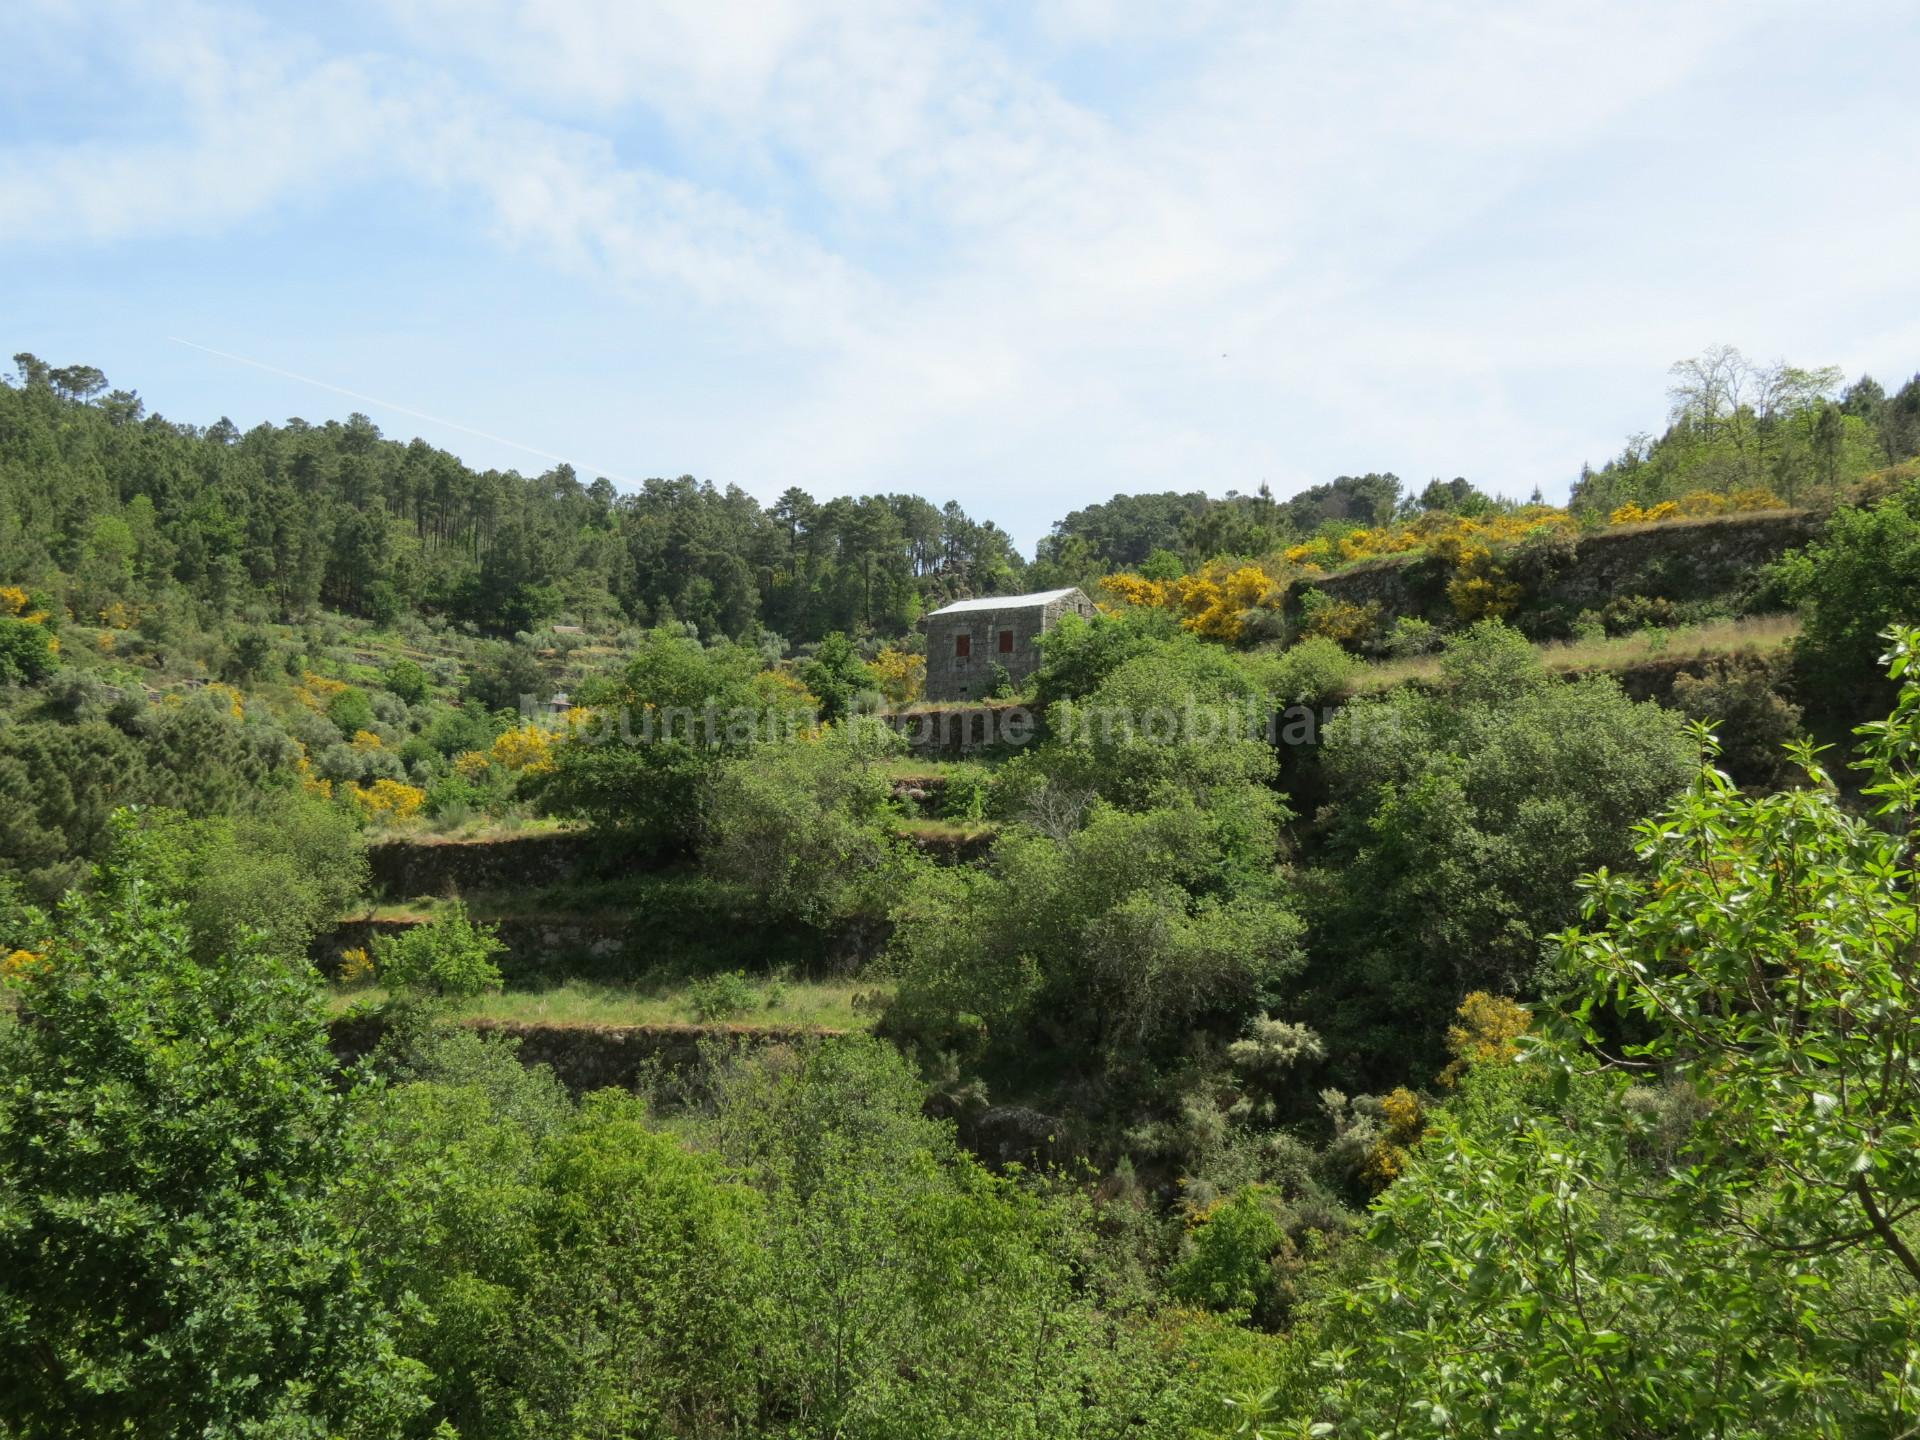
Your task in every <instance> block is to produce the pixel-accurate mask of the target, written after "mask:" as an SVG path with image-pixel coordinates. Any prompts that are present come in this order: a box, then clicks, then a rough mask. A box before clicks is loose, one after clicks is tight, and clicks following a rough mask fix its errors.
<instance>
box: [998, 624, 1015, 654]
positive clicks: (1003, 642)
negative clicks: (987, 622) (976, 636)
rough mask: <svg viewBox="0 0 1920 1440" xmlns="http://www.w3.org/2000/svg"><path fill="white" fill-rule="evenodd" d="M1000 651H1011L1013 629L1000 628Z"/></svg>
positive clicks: (1006, 652)
mask: <svg viewBox="0 0 1920 1440" xmlns="http://www.w3.org/2000/svg"><path fill="white" fill-rule="evenodd" d="M1000 653H1001V654H1002V655H1011V654H1012V653H1013V631H1011V630H1002V631H1001V632H1000Z"/></svg>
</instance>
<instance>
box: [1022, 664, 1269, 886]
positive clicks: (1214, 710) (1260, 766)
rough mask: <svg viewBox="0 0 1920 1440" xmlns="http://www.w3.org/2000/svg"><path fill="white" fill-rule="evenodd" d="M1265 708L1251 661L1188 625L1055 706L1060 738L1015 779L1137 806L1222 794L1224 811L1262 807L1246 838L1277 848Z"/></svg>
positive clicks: (1028, 760)
mask: <svg viewBox="0 0 1920 1440" xmlns="http://www.w3.org/2000/svg"><path fill="white" fill-rule="evenodd" d="M1266 718H1267V712H1266V708H1265V705H1264V704H1263V703H1262V701H1261V698H1260V695H1259V692H1258V689H1257V687H1256V685H1255V682H1254V680H1253V678H1252V677H1250V676H1249V675H1248V674H1247V672H1246V670H1245V669H1244V668H1242V666H1241V665H1240V664H1239V663H1238V662H1237V661H1236V660H1235V659H1234V658H1233V657H1232V656H1230V655H1228V654H1226V653H1225V652H1224V651H1223V650H1221V649H1220V647H1219V646H1217V645H1207V644H1204V643H1202V642H1201V641H1199V640H1197V639H1195V638H1194V637H1192V636H1186V635H1183V636H1181V637H1180V638H1179V639H1178V640H1176V641H1171V642H1168V643H1166V644H1163V645H1160V646H1158V647H1157V648H1155V649H1153V650H1151V651H1149V652H1146V653H1142V654H1139V655H1136V656H1134V657H1133V658H1132V659H1129V660H1127V661H1125V662H1123V663H1122V664H1120V665H1119V666H1117V667H1116V668H1114V669H1113V670H1112V671H1111V672H1110V673H1108V674H1107V675H1106V677H1105V678H1104V679H1103V680H1102V681H1101V682H1100V684H1099V686H1098V687H1097V688H1096V689H1095V690H1094V691H1093V693H1092V694H1091V695H1089V696H1088V697H1087V698H1086V699H1085V700H1084V701H1081V702H1078V703H1074V702H1063V703H1062V704H1059V705H1056V706H1054V707H1053V709H1051V710H1049V711H1048V712H1047V729H1048V733H1049V735H1050V736H1051V737H1052V738H1051V739H1050V740H1049V741H1048V743H1047V744H1045V745H1043V746H1040V747H1037V748H1036V749H1035V750H1033V751H1031V752H1029V754H1028V755H1026V756H1023V757H1021V760H1020V761H1019V762H1018V764H1017V766H1016V767H1015V768H1013V769H1012V770H1011V772H1010V780H1009V787H1010V789H1013V788H1014V787H1019V786H1031V785H1032V784H1033V783H1034V782H1035V781H1036V780H1044V782H1045V784H1046V785H1048V786H1049V787H1051V788H1053V789H1055V790H1068V791H1078V792H1081V793H1084V794H1087V795H1097V796H1099V797H1101V798H1103V799H1106V800H1108V801H1110V802H1112V803H1114V804H1117V805H1122V806H1126V807H1128V808H1134V809H1138V808H1143V807H1147V806H1151V805H1154V804H1157V803H1160V801H1161V800H1162V799H1164V798H1165V797H1167V796H1169V795H1173V794H1176V793H1178V794H1184V795H1186V796H1190V797H1192V798H1194V799H1197V800H1200V801H1202V802H1204V803H1208V804H1213V803H1216V802H1217V803H1218V804H1219V806H1220V813H1221V815H1222V818H1223V820H1224V819H1225V818H1226V817H1227V815H1228V814H1229V812H1231V811H1233V810H1234V809H1235V808H1236V807H1244V808H1245V809H1247V810H1248V811H1249V812H1250V813H1251V812H1259V813H1254V814H1253V818H1252V819H1250V820H1249V821H1248V826H1249V827H1250V828H1249V829H1248V833H1247V835H1246V836H1245V839H1246V842H1247V844H1248V845H1249V846H1250V847H1251V848H1252V851H1253V852H1261V851H1263V852H1264V854H1265V856H1267V857H1271V855H1272V845H1271V833H1270V832H1271V829H1272V825H1273V822H1274V820H1275V818H1276V816H1277V811H1276V810H1271V809H1267V808H1266V807H1265V804H1264V801H1265V799H1266V798H1268V797H1265V796H1264V794H1263V792H1260V791H1259V790H1258V788H1257V787H1258V786H1259V785H1260V784H1261V782H1263V781H1265V780H1268V779H1270V778H1271V777H1272V775H1273V774H1274V758H1273V751H1272V749H1271V747H1269V746H1268V745H1267V743H1266V741H1265V740H1264V739H1263V738H1260V737H1261V733H1262V731H1263V729H1264V725H1265V722H1266ZM1015 793H1017V791H1016V792H1015ZM1260 831H1265V832H1268V838H1267V841H1266V843H1264V844H1262V842H1261V841H1260V839H1259V838H1258V832H1260Z"/></svg>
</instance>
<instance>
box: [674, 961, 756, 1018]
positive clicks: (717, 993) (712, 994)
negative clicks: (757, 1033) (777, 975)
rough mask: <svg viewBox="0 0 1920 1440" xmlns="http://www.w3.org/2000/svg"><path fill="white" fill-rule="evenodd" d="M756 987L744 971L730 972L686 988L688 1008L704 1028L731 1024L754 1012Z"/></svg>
mask: <svg viewBox="0 0 1920 1440" xmlns="http://www.w3.org/2000/svg"><path fill="white" fill-rule="evenodd" d="M753 1002H754V994H753V986H752V985H751V984H750V983H748V981H747V976H746V972H745V971H744V970H728V971H723V972H722V973H721V974H718V975H709V976H707V977H705V978H704V979H701V980H695V981H694V982H693V983H692V984H691V985H689V986H688V987H687V1008H688V1009H690V1010H691V1011H692V1012H693V1018H694V1019H696V1020H698V1021H700V1022H701V1023H702V1024H711V1023H713V1022H714V1021H716V1020H731V1019H733V1018H734V1017H735V1016H736V1015H743V1014H745V1013H746V1012H747V1011H749V1010H751V1009H753V1008H754V1005H753Z"/></svg>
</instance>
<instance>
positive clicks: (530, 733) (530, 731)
mask: <svg viewBox="0 0 1920 1440" xmlns="http://www.w3.org/2000/svg"><path fill="white" fill-rule="evenodd" d="M552 749H553V735H552V733H551V732H550V731H547V730H543V729H541V728H540V727H539V726H538V725H522V726H520V727H519V728H518V729H515V730H503V731H501V732H500V734H498V735H496V736H495V737H494V740H493V749H492V751H491V752H490V753H491V755H492V758H493V761H494V763H495V764H497V765H499V766H501V767H502V768H503V769H507V770H512V771H515V772H519V771H525V772H526V773H527V774H529V775H539V774H542V773H543V772H545V771H548V770H551V769H553V757H552V755H551V753H550V752H551V751H552Z"/></svg>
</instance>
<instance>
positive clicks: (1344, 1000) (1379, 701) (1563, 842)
mask: <svg viewBox="0 0 1920 1440" xmlns="http://www.w3.org/2000/svg"><path fill="white" fill-rule="evenodd" d="M1441 663H1442V667H1443V670H1444V673H1445V676H1446V681H1447V683H1446V685H1445V686H1444V687H1443V688H1442V689H1440V690H1438V691H1430V690H1427V689H1424V688H1415V687H1402V688H1400V689H1398V690H1395V691H1393V692H1391V693H1389V694H1387V695H1384V696H1380V697H1377V698H1365V699H1360V700H1356V701H1354V702H1352V703H1350V704H1349V705H1348V706H1347V707H1346V708H1345V709H1343V710H1342V711H1341V713H1340V714H1339V716H1337V717H1336V718H1335V720H1334V721H1333V723H1332V724H1331V725H1330V726H1328V728H1327V731H1326V743H1325V746H1324V749H1323V754H1322V764H1323V768H1324V773H1325V775H1326V778H1327V784H1328V787H1329V791H1330V796H1331V800H1332V807H1331V812H1330V826H1329V829H1328V833H1327V836H1326V850H1325V851H1324V853H1323V855H1322V857H1321V858H1319V859H1318V860H1317V861H1316V864H1315V867H1314V870H1313V874H1312V876H1311V881H1312V883H1311V887H1310V889H1311V894H1312V896H1313V904H1312V906H1311V915H1312V921H1313V943H1312V946H1311V949H1312V953H1313V957H1314V966H1313V972H1312V976H1311V979H1310V996H1311V998H1310V999H1309V1001H1308V1002H1307V1003H1308V1006H1309V1010H1308V1013H1310V1014H1311V1015H1312V1017H1313V1021H1314V1025H1315V1028H1316V1029H1318V1030H1320V1031H1321V1032H1322V1033H1323V1034H1325V1035H1326V1036H1327V1038H1328V1042H1329V1048H1330V1050H1331V1051H1332V1053H1333V1056H1334V1061H1335V1063H1336V1065H1339V1066H1341V1067H1345V1068H1344V1073H1345V1074H1346V1077H1347V1079H1348V1080H1349V1081H1350V1082H1357V1083H1356V1088H1367V1084H1368V1083H1369V1082H1370V1081H1371V1079H1372V1078H1373V1077H1375V1076H1377V1075H1380V1073H1381V1069H1384V1070H1385V1074H1386V1076H1390V1077H1391V1080H1392V1081H1397V1080H1398V1079H1400V1078H1402V1077H1403V1076H1404V1075H1405V1074H1406V1071H1405V1069H1404V1067H1405V1066H1406V1065H1407V1064H1408V1063H1409V1061H1411V1062H1412V1063H1413V1064H1414V1065H1415V1066H1417V1067H1418V1069H1419V1072H1420V1073H1424V1074H1431V1073H1432V1072H1433V1071H1434V1070H1435V1069H1437V1068H1438V1067H1439V1064H1440V1063H1441V1059H1442V1057H1441V1055H1440V1053H1439V1049H1438V1042H1439V1038H1440V1034H1441V1031H1442V1030H1443V1029H1444V1027H1445V1024H1446V1017H1447V1015H1448V1014H1449V1013H1450V1012H1451V1011H1452V1009H1453V1008H1454V1006H1455V1005H1457V1004H1458V1003H1459V1001H1460V999H1461V997H1462V996H1464V995H1465V994H1467V993H1468V992H1469V991H1474V990H1487V991H1491V992H1494V993H1512V992H1514V991H1515V990H1518V989H1521V988H1523V987H1525V986H1526V985H1527V984H1528V983H1529V981H1530V980H1531V978H1532V975H1533V972H1534V970H1535V968H1536V966H1537V964H1538V961H1539V957H1540V953H1541V945H1542V942H1543V941H1544V940H1545V938H1546V937H1547V936H1548V935H1550V934H1552V933H1553V932H1554V931H1555V930H1557V929H1559V928H1560V927H1562V926H1564V925H1566V924H1567V923H1568V922H1570V921H1571V920H1572V919H1573V916H1574V911H1575V905H1576V901H1575V897H1574V890H1573V884H1574V880H1575V878H1576V877H1577V876H1579V875H1580V874H1581V873H1582V872H1583V871H1585V870H1588V869H1591V868H1593V867H1594V866H1596V865H1601V864H1617V863H1619V862H1621V861H1624V860H1625V859H1627V858H1628V856H1629V855H1630V853H1631V827H1632V825H1633V824H1634V823H1635V821H1636V820H1637V819H1638V818H1639V817H1640V816H1642V815H1644V814H1646V813H1647V812H1649V811H1651V810H1653V809H1654V808H1656V807H1657V806H1659V805H1660V804H1662V803H1663V802H1664V801H1665V800H1666V799H1667V798H1668V797H1669V796H1671V795H1673V794H1674V793H1675V792H1676V791H1677V790H1678V789H1679V788H1680V787H1681V786H1682V785H1683V784H1684V783H1685V779H1686V775H1687V771H1688V766H1689V763H1690V755H1691V747H1690V746H1689V745H1688V743H1687V742H1686V740H1685V738H1684V736H1683V735H1682V734H1681V720H1680V718H1679V717H1678V716H1676V715H1674V714H1673V713H1672V712H1670V711H1665V710H1662V709H1660V708H1659V707H1658V706H1655V705H1653V704H1650V703H1648V704H1637V703H1635V702H1632V701H1630V700H1628V699H1627V698H1626V697H1625V696H1624V695H1623V694H1622V693H1621V692H1620V689H1619V687H1618V686H1617V685H1616V684H1615V683H1614V681H1613V680H1612V679H1610V678H1606V677H1596V678H1592V679H1585V680H1577V681H1562V680H1557V679H1554V678H1553V677H1551V676H1549V675H1548V674H1547V673H1546V672H1545V671H1544V670H1543V669H1542V668H1541V665H1540V661H1539V659H1538V657H1537V655H1536V654H1535V652H1534V651H1533V649H1532V648H1531V647H1530V646H1529V645H1528V644H1527V643H1526V642H1525V640H1524V639H1523V638H1522V637H1520V636H1519V635H1517V634H1515V633H1514V632H1512V631H1510V630H1507V629H1505V627H1503V626H1501V625H1499V624H1498V623H1496V622H1490V621H1489V622H1482V623H1481V624H1479V625H1476V626H1474V627H1473V628H1472V629H1471V630H1469V631H1467V632H1465V633H1464V634H1463V635H1461V636H1459V637H1457V638H1456V639H1454V640H1453V641H1451V642H1449V645H1448V648H1447V651H1446V653H1445V655H1444V656H1443V657H1442V662H1441ZM1370 1067H1379V1068H1370Z"/></svg>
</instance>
